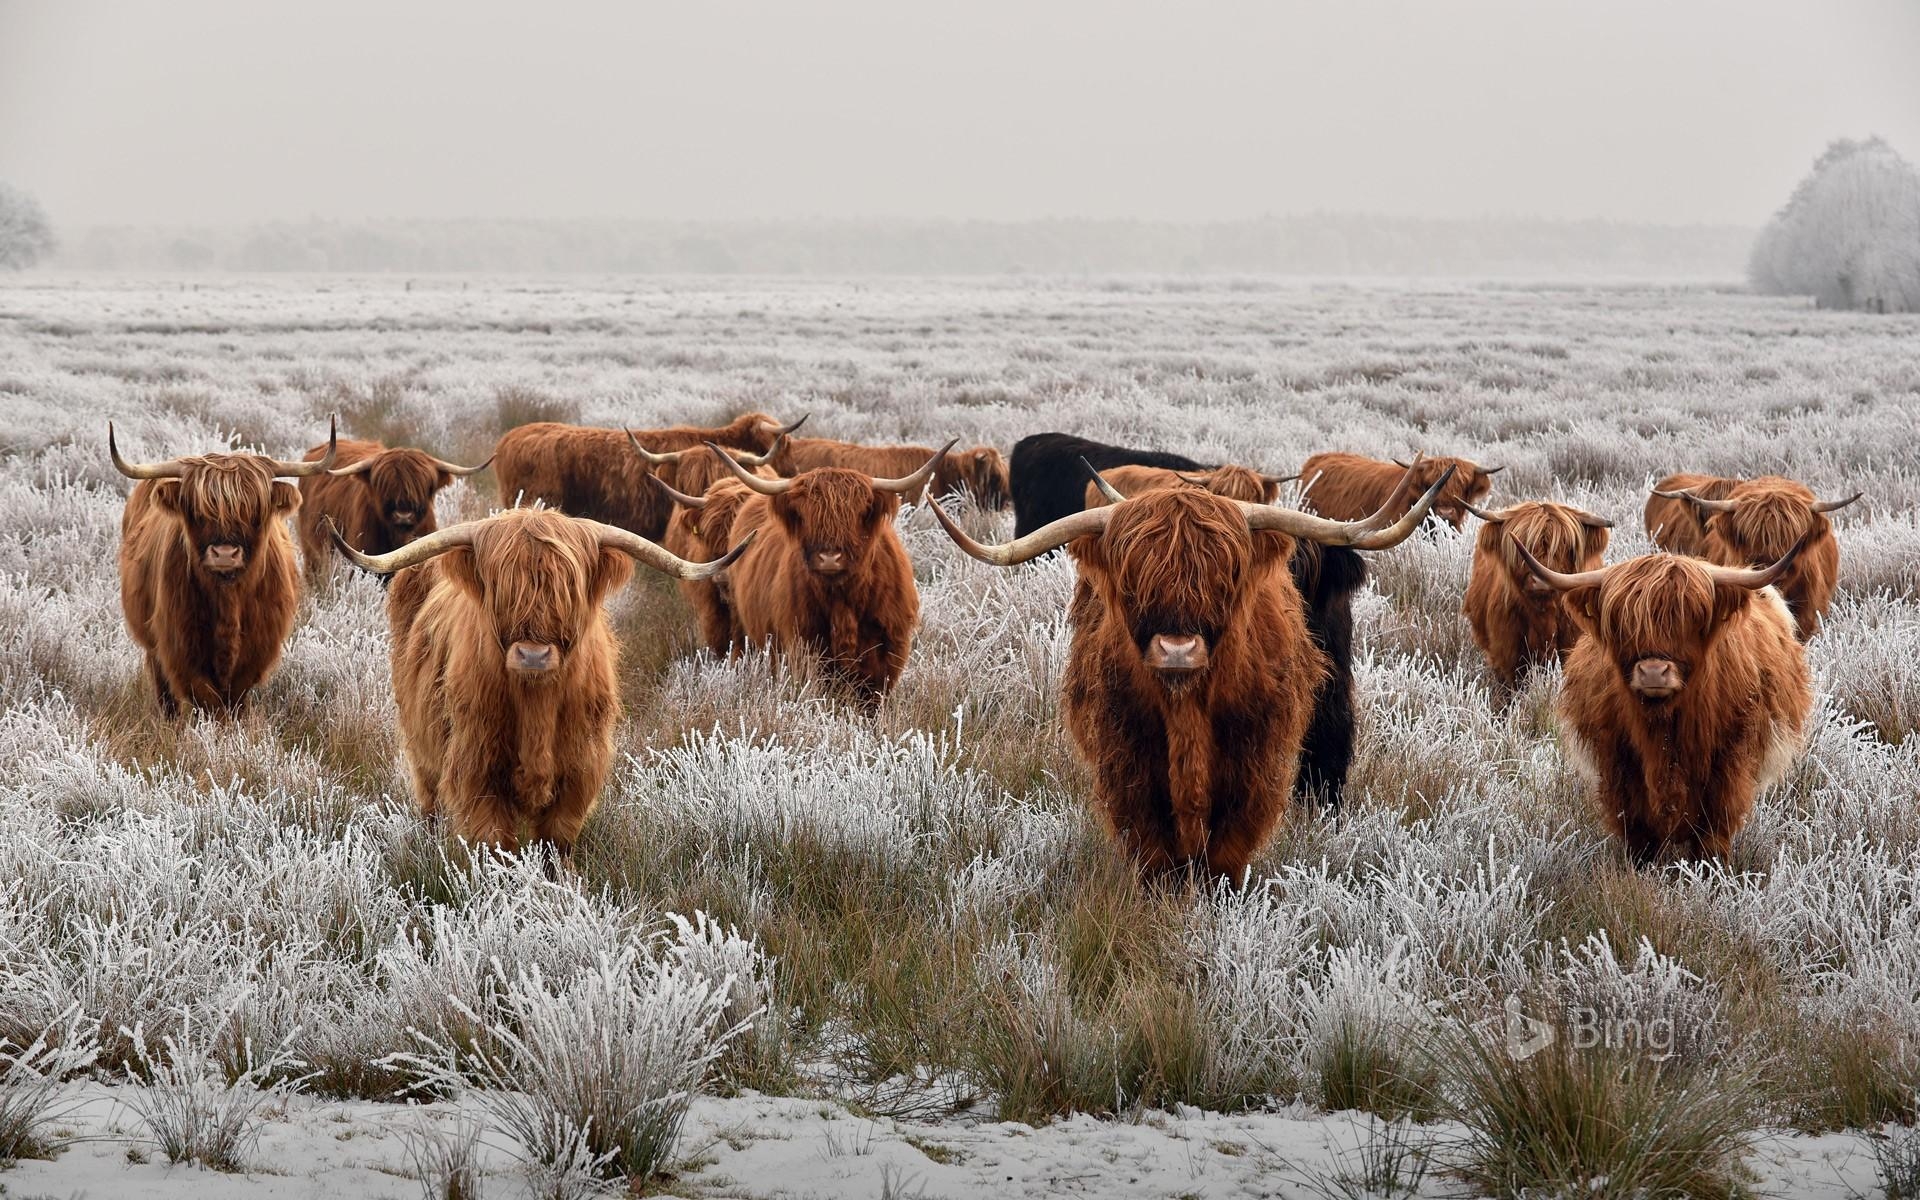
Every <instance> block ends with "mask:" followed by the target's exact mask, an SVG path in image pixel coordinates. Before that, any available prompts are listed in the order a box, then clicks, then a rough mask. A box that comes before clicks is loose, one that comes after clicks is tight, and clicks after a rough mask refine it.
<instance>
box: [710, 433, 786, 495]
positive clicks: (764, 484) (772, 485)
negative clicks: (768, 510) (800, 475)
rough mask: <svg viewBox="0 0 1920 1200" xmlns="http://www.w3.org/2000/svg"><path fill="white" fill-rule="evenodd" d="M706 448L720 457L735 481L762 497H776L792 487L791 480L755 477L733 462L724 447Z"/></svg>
mask: <svg viewBox="0 0 1920 1200" xmlns="http://www.w3.org/2000/svg"><path fill="white" fill-rule="evenodd" d="M706 447H707V449H709V450H711V451H713V452H714V453H715V454H717V455H719V456H720V461H721V462H723V463H725V464H727V470H729V471H732V472H733V474H734V477H735V478H736V479H738V480H739V481H740V482H741V483H744V484H746V485H747V486H748V487H750V488H752V489H753V490H754V491H756V492H759V493H760V494H761V495H762V496H778V495H779V494H780V493H782V492H784V491H786V490H787V489H788V488H790V487H792V486H793V480H791V479H767V478H765V477H763V476H760V475H755V474H754V473H753V472H752V471H749V470H747V469H746V468H745V467H743V466H741V465H740V464H739V463H737V462H735V461H734V458H733V455H731V454H728V453H727V452H726V449H725V448H724V447H722V446H720V445H718V444H716V443H714V442H708V443H706Z"/></svg>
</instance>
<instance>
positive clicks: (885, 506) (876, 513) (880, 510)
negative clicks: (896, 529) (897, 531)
mask: <svg viewBox="0 0 1920 1200" xmlns="http://www.w3.org/2000/svg"><path fill="white" fill-rule="evenodd" d="M899 511H900V497H899V495H898V494H897V493H894V492H883V491H880V490H878V489H875V491H874V493H873V500H872V501H871V502H870V503H869V504H868V505H867V524H869V525H879V524H882V523H884V522H887V521H891V520H893V514H895V513H897V512H899Z"/></svg>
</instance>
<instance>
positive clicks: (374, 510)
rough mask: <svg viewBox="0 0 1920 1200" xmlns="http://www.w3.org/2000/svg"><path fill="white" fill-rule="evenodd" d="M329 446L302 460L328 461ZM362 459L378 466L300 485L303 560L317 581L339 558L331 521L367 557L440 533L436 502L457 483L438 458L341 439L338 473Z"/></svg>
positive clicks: (310, 478) (318, 477) (319, 477)
mask: <svg viewBox="0 0 1920 1200" xmlns="http://www.w3.org/2000/svg"><path fill="white" fill-rule="evenodd" d="M326 453H327V448H326V446H325V445H320V446H315V447H313V448H312V449H311V450H308V451H307V452H306V454H305V455H304V456H303V457H304V458H305V460H306V461H307V462H318V461H320V459H321V458H323V457H325V455H326ZM363 458H372V459H373V460H374V463H373V465H372V466H371V467H368V468H367V469H366V470H365V471H362V472H361V473H360V474H358V475H309V476H307V477H305V478H303V479H302V480H301V481H300V501H301V503H300V514H299V517H298V518H297V523H298V524H299V527H300V556H301V558H302V559H304V560H305V562H306V568H307V576H308V577H309V578H312V577H313V576H315V575H318V574H319V573H320V572H321V571H323V570H325V569H326V566H327V563H328V562H329V561H331V560H332V558H333V556H334V553H335V552H334V549H333V539H331V538H329V537H328V536H327V526H326V522H327V520H328V519H329V518H331V519H332V521H333V523H334V524H335V525H338V526H339V527H340V533H341V535H342V536H344V537H345V538H346V539H347V544H348V545H349V546H352V547H353V548H354V549H355V550H358V551H360V552H361V553H363V554H385V553H387V552H388V551H390V550H397V549H399V548H400V547H401V546H404V545H406V544H407V543H408V542H410V541H412V540H413V539H415V538H417V537H424V536H425V535H427V534H429V533H432V532H433V531H434V530H436V529H438V528H440V523H439V521H438V520H436V519H435V517H434V514H433V498H434V496H435V494H437V493H438V492H439V491H440V489H441V488H443V487H446V486H447V485H448V484H450V483H452V482H453V476H452V475H451V474H450V473H448V472H447V471H444V470H442V469H441V467H440V464H439V463H438V462H437V461H435V459H434V457H433V455H431V454H428V453H427V452H426V451H424V450H412V449H406V448H394V449H388V448H387V447H385V446H382V445H381V444H380V443H379V442H363V441H357V440H347V439H344V438H343V439H341V441H340V442H339V450H338V453H337V454H336V456H335V458H334V469H336V470H338V469H339V468H341V467H349V466H352V465H353V464H354V463H357V462H359V461H360V460H361V459H363Z"/></svg>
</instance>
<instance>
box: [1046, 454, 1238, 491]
mask: <svg viewBox="0 0 1920 1200" xmlns="http://www.w3.org/2000/svg"><path fill="white" fill-rule="evenodd" d="M1080 461H1081V462H1086V461H1087V460H1086V459H1085V458H1082V459H1081V460H1080ZM1087 469H1088V470H1092V469H1093V468H1091V467H1089V468H1087ZM1173 475H1174V478H1176V479H1178V480H1179V481H1180V482H1181V483H1190V484H1192V485H1193V486H1195V487H1206V486H1207V485H1208V484H1210V483H1212V482H1213V479H1212V477H1210V476H1207V475H1187V474H1184V473H1182V472H1179V471H1175V472H1174V473H1173ZM1260 478H1262V479H1265V478H1266V476H1265V475H1262V476H1261V477H1260Z"/></svg>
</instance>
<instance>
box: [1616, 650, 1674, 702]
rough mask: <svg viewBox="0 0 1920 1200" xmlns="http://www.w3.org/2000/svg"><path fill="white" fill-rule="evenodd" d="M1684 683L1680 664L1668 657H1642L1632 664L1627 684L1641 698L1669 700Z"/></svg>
mask: <svg viewBox="0 0 1920 1200" xmlns="http://www.w3.org/2000/svg"><path fill="white" fill-rule="evenodd" d="M1685 685H1686V679H1685V677H1684V676H1683V675H1682V674H1681V672H1680V664H1679V663H1676V662H1674V661H1673V660H1672V659H1670V658H1643V659H1641V660H1640V661H1638V662H1636V663H1634V664H1633V674H1632V676H1631V678H1629V680H1628V686H1630V687H1632V688H1633V690H1634V693H1635V694H1636V695H1638V696H1639V697H1640V698H1641V699H1642V700H1669V699H1672V698H1673V697H1674V696H1676V695H1678V694H1679V692H1680V689H1681V688H1682V687H1684V686H1685Z"/></svg>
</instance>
